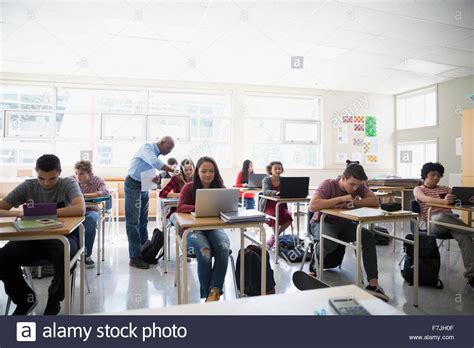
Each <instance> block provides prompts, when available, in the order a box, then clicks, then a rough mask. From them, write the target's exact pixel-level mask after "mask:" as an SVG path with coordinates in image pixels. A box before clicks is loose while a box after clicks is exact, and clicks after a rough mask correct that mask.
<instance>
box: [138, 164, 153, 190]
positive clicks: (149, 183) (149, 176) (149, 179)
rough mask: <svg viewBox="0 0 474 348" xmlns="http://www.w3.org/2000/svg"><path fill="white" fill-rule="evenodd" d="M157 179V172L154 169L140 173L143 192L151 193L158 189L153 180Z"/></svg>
mask: <svg viewBox="0 0 474 348" xmlns="http://www.w3.org/2000/svg"><path fill="white" fill-rule="evenodd" d="M155 177H156V170H155V169H154V168H152V169H149V170H145V171H144V172H141V173H140V180H141V181H142V192H144V191H150V190H154V189H156V188H157V186H156V184H155V183H154V182H153V179H154V178H155Z"/></svg>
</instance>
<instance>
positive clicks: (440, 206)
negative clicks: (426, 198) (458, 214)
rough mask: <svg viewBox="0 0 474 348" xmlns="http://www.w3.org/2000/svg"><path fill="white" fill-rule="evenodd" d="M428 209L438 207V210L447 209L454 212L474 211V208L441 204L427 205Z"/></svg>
mask: <svg viewBox="0 0 474 348" xmlns="http://www.w3.org/2000/svg"><path fill="white" fill-rule="evenodd" d="M426 205H427V206H428V207H436V208H445V209H453V210H462V211H471V212H473V211H474V206H462V205H460V206H456V205H451V204H440V203H426Z"/></svg>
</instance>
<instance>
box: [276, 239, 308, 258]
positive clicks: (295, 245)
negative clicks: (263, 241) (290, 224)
mask: <svg viewBox="0 0 474 348" xmlns="http://www.w3.org/2000/svg"><path fill="white" fill-rule="evenodd" d="M278 242H279V248H278V250H279V251H280V254H281V256H282V257H283V258H284V259H285V260H286V261H287V262H301V261H303V256H304V251H305V247H304V243H303V240H302V239H299V238H298V237H297V236H294V235H291V234H284V235H281V236H280V237H279V238H278ZM311 256H312V254H311V252H308V253H306V259H305V262H306V261H309V260H311Z"/></svg>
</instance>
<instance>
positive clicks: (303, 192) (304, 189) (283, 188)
mask: <svg viewBox="0 0 474 348" xmlns="http://www.w3.org/2000/svg"><path fill="white" fill-rule="evenodd" d="M308 188H309V177H306V176H305V177H297V176H295V177H283V176H282V177H281V178H280V198H306V197H307V196H308Z"/></svg>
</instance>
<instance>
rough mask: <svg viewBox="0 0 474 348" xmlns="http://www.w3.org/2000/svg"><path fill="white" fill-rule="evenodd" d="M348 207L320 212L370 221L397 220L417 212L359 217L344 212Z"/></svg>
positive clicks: (413, 215) (414, 216)
mask: <svg viewBox="0 0 474 348" xmlns="http://www.w3.org/2000/svg"><path fill="white" fill-rule="evenodd" d="M346 211H348V209H323V210H321V212H322V213H324V214H327V215H331V216H337V217H340V218H343V219H345V220H351V221H356V222H371V221H380V220H388V221H398V220H406V219H407V218H409V217H413V218H416V217H417V216H418V214H415V213H412V212H409V213H406V214H405V213H404V214H390V213H388V214H387V215H382V216H367V217H359V216H353V215H348V214H345V212H346Z"/></svg>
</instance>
